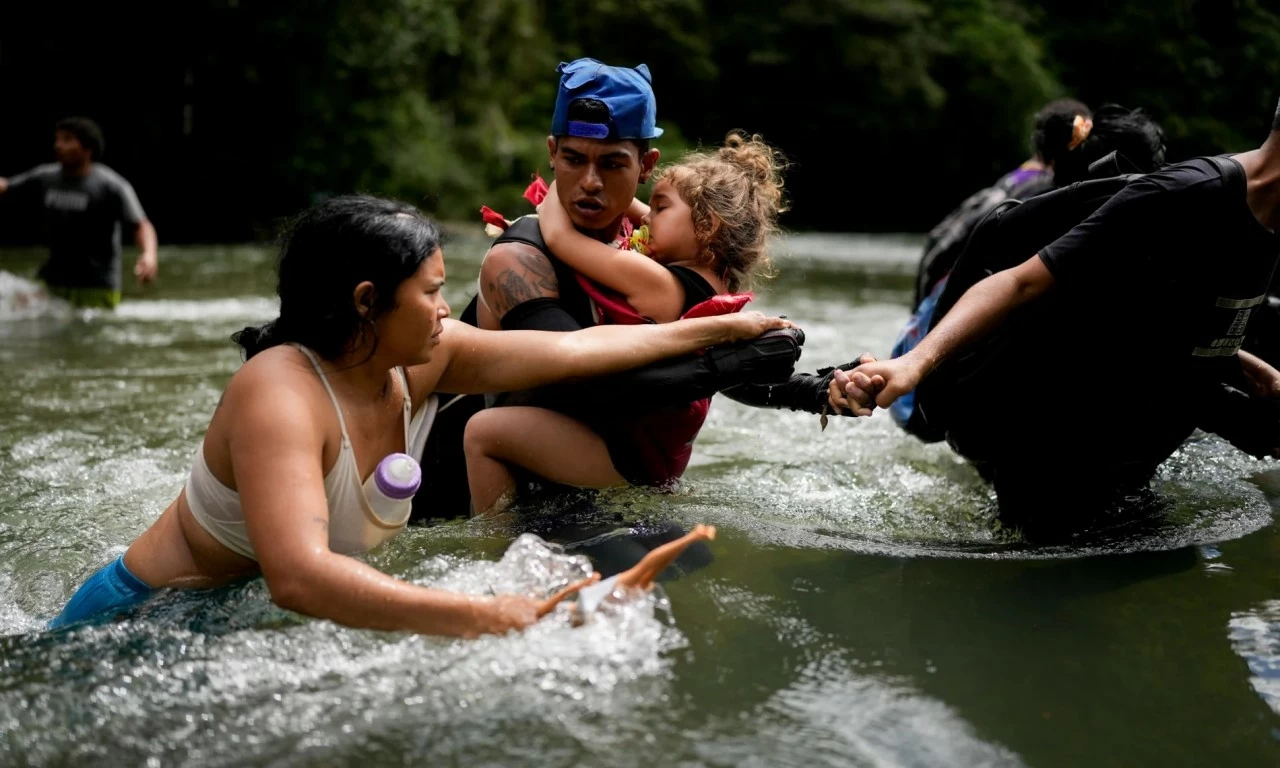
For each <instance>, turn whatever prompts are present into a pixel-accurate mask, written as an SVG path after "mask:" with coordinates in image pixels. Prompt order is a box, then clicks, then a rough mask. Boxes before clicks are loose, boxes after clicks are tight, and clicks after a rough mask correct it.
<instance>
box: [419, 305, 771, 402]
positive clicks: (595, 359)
mask: <svg viewBox="0 0 1280 768" xmlns="http://www.w3.org/2000/svg"><path fill="white" fill-rule="evenodd" d="M446 322H447V325H446V327H445V332H444V334H443V336H442V337H441V338H442V343H441V351H443V352H444V354H445V355H446V356H447V358H446V359H447V362H446V363H445V366H444V369H443V371H442V372H441V374H440V377H439V383H438V385H437V388H438V389H440V390H441V391H444V392H454V393H459V394H469V393H473V392H476V393H479V392H513V391H518V390H524V389H531V388H534V387H538V386H542V385H544V384H550V383H552V382H556V381H562V380H567V379H578V378H588V377H592V376H600V375H603V374H608V373H615V372H618V371H624V370H628V369H630V368H635V367H638V366H642V365H645V364H647V363H652V362H655V361H657V360H663V359H666V358H669V357H676V356H679V355H684V354H688V353H690V352H694V351H697V350H699V349H703V348H705V347H710V346H713V345H715V344H721V343H726V342H734V341H739V340H743V339H751V338H755V337H756V336H759V335H760V334H761V333H764V332H765V331H768V330H770V329H775V328H785V327H788V326H789V323H787V321H785V320H782V319H781V318H766V317H765V316H764V315H761V314H759V313H758V312H745V313H738V314H734V315H722V316H719V317H707V318H699V319H697V320H681V321H679V322H675V323H666V324H663V325H628V326H622V325H604V326H596V327H593V328H586V329H583V330H581V331H578V332H575V333H540V332H535V331H502V332H493V331H482V330H478V329H476V328H472V327H471V326H468V325H466V324H464V323H456V322H451V321H446Z"/></svg>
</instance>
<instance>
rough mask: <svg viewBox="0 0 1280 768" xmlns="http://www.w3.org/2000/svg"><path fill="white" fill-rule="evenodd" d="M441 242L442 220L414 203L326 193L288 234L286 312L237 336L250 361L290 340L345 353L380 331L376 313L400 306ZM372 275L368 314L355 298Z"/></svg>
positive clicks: (282, 279) (282, 277) (283, 272)
mask: <svg viewBox="0 0 1280 768" xmlns="http://www.w3.org/2000/svg"><path fill="white" fill-rule="evenodd" d="M439 247H440V228H439V226H438V225H437V224H436V223H435V222H434V221H432V220H431V219H429V218H427V217H426V216H424V215H423V214H422V212H421V211H419V210H418V209H417V208H414V207H413V206H411V205H408V204H406V203H400V202H396V201H394V200H383V199H381V198H377V197H368V196H363V195H352V196H347V197H335V198H332V199H330V200H326V201H325V202H323V203H320V204H319V205H316V206H314V207H312V208H309V209H307V210H306V211H304V212H303V213H302V214H301V215H299V216H298V217H297V218H295V219H293V220H292V221H291V222H290V223H289V224H288V226H287V227H286V228H285V230H284V233H283V234H282V236H281V243H280V261H279V264H278V272H279V283H278V284H277V287H276V293H277V294H279V296H280V317H278V318H276V319H275V320H273V321H271V322H269V323H267V324H265V325H260V326H249V327H247V328H245V329H244V330H242V331H240V332H239V333H236V334H234V335H232V337H231V340H232V341H234V342H235V343H237V344H239V345H240V347H241V348H242V349H243V350H244V355H245V359H246V360H248V359H249V358H251V357H253V356H254V355H256V354H258V353H259V352H261V351H262V350H264V349H269V348H271V347H274V346H277V345H279V344H287V343H296V344H301V345H303V346H305V347H309V348H310V349H312V350H314V351H315V352H316V354H318V355H320V356H321V357H324V358H326V359H334V358H336V357H339V356H341V355H342V354H343V353H344V352H346V351H348V350H349V349H351V348H352V347H354V346H356V345H358V344H360V343H361V342H362V341H363V340H364V334H365V333H374V329H373V322H374V320H376V319H377V317H378V316H379V315H381V314H382V313H383V312H386V311H387V310H389V309H391V308H392V307H393V306H395V295H396V289H397V288H399V287H400V284H401V283H402V282H404V281H405V280H406V279H408V278H409V277H410V276H412V275H413V274H414V273H415V272H417V271H418V268H419V267H420V266H421V265H422V263H423V262H424V261H426V260H427V259H428V258H430V257H431V254H433V253H435V252H436V250H437V249H438V248H439ZM365 281H368V282H370V283H373V289H374V298H373V301H374V304H373V311H372V312H371V313H370V314H369V316H368V317H362V316H361V315H360V313H359V312H357V311H356V306H355V302H354V301H353V299H352V294H353V292H354V291H355V287H356V286H357V285H359V284H360V283H362V282H365ZM374 343H375V345H376V343H377V338H376V336H375V338H374Z"/></svg>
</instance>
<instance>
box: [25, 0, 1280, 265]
mask: <svg viewBox="0 0 1280 768" xmlns="http://www.w3.org/2000/svg"><path fill="white" fill-rule="evenodd" d="M4 13H5V21H4V23H0V93H3V94H5V107H6V108H5V110H4V119H3V120H0V174H11V173H16V172H19V171H22V170H24V169H25V168H27V167H29V166H31V165H33V164H35V163H38V162H47V161H48V160H49V157H50V154H49V144H50V133H51V130H50V129H51V125H52V122H53V121H54V120H56V119H57V118H58V117H61V116H64V115H67V114H87V115H89V116H91V117H94V118H96V119H98V120H99V121H100V122H101V123H102V125H103V127H104V129H105V131H106V133H107V138H108V152H107V155H106V158H105V160H106V161H107V162H108V163H109V164H110V165H112V166H113V167H115V168H116V169H117V170H119V171H121V172H122V173H124V174H125V175H126V176H127V177H128V178H130V179H131V180H132V181H133V182H134V185H135V186H136V187H137V188H138V191H139V194H140V196H141V197H142V200H143V203H144V205H145V206H146V207H147V208H148V211H149V213H150V214H151V216H152V218H153V219H154V220H155V221H156V222H157V226H158V227H159V228H160V229H161V230H162V233H163V236H164V237H165V239H166V240H169V241H173V240H175V239H177V240H235V239H244V238H248V237H254V236H259V235H262V234H264V233H265V232H267V231H268V230H269V228H270V226H271V224H272V222H273V221H274V220H275V219H276V218H277V217H279V216H282V215H287V214H288V213H290V212H292V211H295V210H297V209H298V208H299V207H301V206H303V205H306V204H307V203H308V202H310V201H311V200H314V199H316V198H317V197H318V196H322V195H326V194H332V193H337V192H347V191H352V190H361V191H367V192H372V193H376V194H382V195H391V196H395V197H400V198H403V199H407V200H411V201H414V202H417V203H418V204H420V205H422V206H423V207H424V208H427V209H428V210H431V211H434V212H436V213H437V214H439V215H440V216H442V217H445V218H450V219H474V218H475V212H476V210H477V209H478V208H479V207H480V205H482V204H488V205H490V206H492V207H494V208H497V209H498V210H502V211H504V212H510V213H519V212H522V211H523V210H524V205H525V204H524V203H523V202H522V201H521V200H520V197H519V195H520V191H521V190H522V189H523V186H524V184H525V183H526V182H527V181H528V179H529V177H530V174H532V173H534V172H535V171H539V170H542V169H545V167H546V150H545V137H546V132H547V126H548V122H549V118H550V113H551V107H552V103H553V100H554V97H555V85H556V75H555V71H554V70H555V65H556V63H557V62H558V61H561V60H568V59H571V58H574V57H576V56H580V55H590V56H594V57H596V58H600V59H604V60H606V61H608V62H610V63H615V64H636V63H639V62H641V61H644V62H647V63H648V64H649V66H650V68H651V69H652V70H653V73H654V83H655V87H656V90H657V92H658V101H659V120H660V123H661V124H662V125H663V126H664V127H665V128H666V129H667V135H666V136H665V137H664V138H663V139H662V140H661V141H660V143H659V147H660V148H661V149H662V150H663V152H664V153H665V154H666V156H667V157H672V156H677V155H678V154H679V153H680V152H681V151H683V150H684V149H686V148H687V147H689V146H692V145H696V144H698V143H714V142H717V141H718V140H720V139H721V138H722V137H723V136H724V134H725V132H726V131H728V130H729V129H733V128H742V129H746V130H749V131H753V132H759V133H762V134H763V135H764V136H765V138H766V139H768V140H770V141H771V142H773V143H775V144H777V145H778V146H779V147H780V148H781V149H782V150H783V151H784V152H785V153H786V154H787V155H788V156H789V157H790V158H791V160H792V162H793V167H792V169H791V171H790V174H789V179H788V186H789V189H790V194H791V197H792V203H793V212H792V213H791V214H790V215H789V218H788V219H787V221H786V223H787V224H788V225H789V226H791V227H792V228H798V229H806V228H814V229H829V230H907V231H910V230H922V229H925V228H927V227H929V226H930V225H931V224H933V223H934V221H935V220H936V219H937V218H938V217H939V216H940V215H941V214H942V213H944V212H945V211H946V210H948V209H949V208H950V207H951V206H952V205H954V204H955V203H956V202H957V201H958V200H959V199H961V198H963V197H964V196H965V195H967V194H968V193H969V192H971V191H972V190H973V189H974V188H976V187H978V186H982V185H985V184H988V183H990V182H991V181H992V180H993V179H994V178H995V177H996V176H998V175H999V174H1000V173H1002V172H1004V171H1006V170H1008V169H1009V168H1010V167H1012V166H1013V165H1015V164H1017V163H1018V162H1020V161H1021V160H1022V159H1024V158H1025V156H1026V155H1027V153H1028V142H1027V136H1028V134H1029V126H1030V122H1029V121H1030V116H1031V114H1032V113H1033V112H1034V111H1035V110H1036V109H1037V108H1038V107H1040V106H1041V105H1042V104H1043V103H1044V102H1045V101H1047V100H1048V99H1051V98H1054V97H1058V96H1064V95H1071V96H1075V97H1077V98H1081V99H1083V100H1085V101H1086V102H1088V103H1090V104H1094V105H1100V104H1102V103H1105V102H1118V103H1122V104H1125V105H1126V106H1141V107H1143V108H1145V109H1146V110H1148V111H1149V112H1150V113H1152V114H1153V115H1154V116H1155V117H1156V118H1157V119H1158V120H1159V121H1160V122H1161V123H1162V124H1163V125H1164V126H1165V128H1166V131H1167V133H1168V138H1169V144H1170V155H1169V156H1170V158H1171V159H1174V160H1177V159H1183V158H1186V157H1190V156H1193V155H1195V154H1200V153H1207V152H1219V151H1227V150H1236V149H1242V148H1247V147H1250V146H1256V144H1257V143H1258V142H1259V141H1260V140H1261V138H1262V137H1263V136H1265V134H1266V130H1267V125H1268V121H1269V118H1270V115H1271V113H1272V111H1273V106H1274V104H1275V99H1276V98H1277V97H1278V96H1280V10H1277V8H1276V6H1274V5H1273V4H1269V3H1266V2H1263V0H1208V1H1203V0H1129V2H1116V3H1110V4H1106V5H1105V6H1104V5H1098V4H1090V3H1079V2H1066V1H1065V0H1038V1H1035V2H1032V1H1031V0H789V1H788V2H785V3H779V2H777V1H776V0H767V1H766V0H734V1H733V2H729V1H728V0H313V1H311V2H305V3H304V2H251V1H250V0H188V1H187V2H183V3H154V2H152V3H147V2H143V3H135V4H128V5H111V6H110V7H106V6H104V4H96V5H94V4H87V3H86V4H78V3H71V4H70V5H68V4H66V3H63V4H55V5H50V6H48V7H43V8H36V7H32V8H25V9H22V10H17V9H14V8H12V7H11V8H10V9H8V10H6V11H5V12H4ZM6 207H10V206H6ZM26 223H27V222H26V220H25V217H20V216H16V215H14V214H13V213H12V212H10V211H0V240H12V239H15V238H20V237H21V235H22V233H23V232H24V231H25V226H24V225H25V224H26Z"/></svg>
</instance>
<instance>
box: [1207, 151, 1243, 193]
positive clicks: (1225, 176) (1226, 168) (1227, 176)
mask: <svg viewBox="0 0 1280 768" xmlns="http://www.w3.org/2000/svg"><path fill="white" fill-rule="evenodd" d="M1204 159H1205V160H1208V161H1209V162H1210V163H1212V164H1213V165H1214V166H1215V167H1216V168H1217V169H1218V172H1219V173H1221V174H1222V181H1223V184H1224V185H1225V186H1226V187H1227V188H1229V189H1236V190H1239V191H1240V193H1241V194H1245V193H1246V192H1247V191H1248V188H1249V179H1248V178H1247V177H1246V176H1245V175H1244V168H1241V167H1240V164H1239V163H1237V162H1236V161H1235V160H1232V159H1231V155H1206V156H1205V158H1204Z"/></svg>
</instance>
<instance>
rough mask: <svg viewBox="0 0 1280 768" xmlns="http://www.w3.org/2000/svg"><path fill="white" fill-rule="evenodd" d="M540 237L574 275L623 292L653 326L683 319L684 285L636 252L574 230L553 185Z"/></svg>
mask: <svg viewBox="0 0 1280 768" xmlns="http://www.w3.org/2000/svg"><path fill="white" fill-rule="evenodd" d="M538 224H539V226H540V227H541V229H542V239H543V241H544V242H546V244H547V247H548V248H549V249H551V252H552V253H554V254H555V255H556V258H558V259H560V260H561V261H563V262H564V263H565V264H568V265H569V266H570V267H572V268H573V270H574V271H575V272H577V273H578V274H580V275H582V276H584V277H586V278H587V279H588V280H592V281H594V282H596V283H599V284H600V285H603V286H604V287H606V288H610V289H612V290H614V291H617V292H618V293H620V294H622V295H623V296H624V297H625V298H626V300H627V303H628V304H630V305H631V306H632V307H633V308H634V309H635V310H636V311H637V312H639V313H640V314H642V315H644V316H645V317H648V318H650V319H652V320H654V321H655V322H659V323H669V322H672V321H674V320H678V319H679V318H680V311H681V310H682V309H683V308H684V299H685V296H684V287H683V286H682V285H681V284H680V281H679V280H677V279H676V277H675V276H674V275H672V274H671V271H670V270H669V269H667V268H666V267H664V266H662V265H661V264H659V263H658V262H656V261H654V260H653V259H651V258H649V257H648V256H645V255H643V254H641V253H639V252H637V251H624V250H621V249H619V248H617V247H615V246H613V245H611V244H608V243H602V242H600V241H599V240H594V239H592V238H590V237H587V236H586V235H584V234H582V233H581V232H579V231H578V230H576V229H574V227H573V221H572V220H571V219H570V218H569V214H568V212H567V211H565V209H564V207H563V206H561V205H560V199H559V198H558V197H557V196H556V194H555V187H554V186H553V187H552V188H551V191H550V192H548V193H547V197H546V199H544V200H543V201H542V204H541V205H539V206H538Z"/></svg>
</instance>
